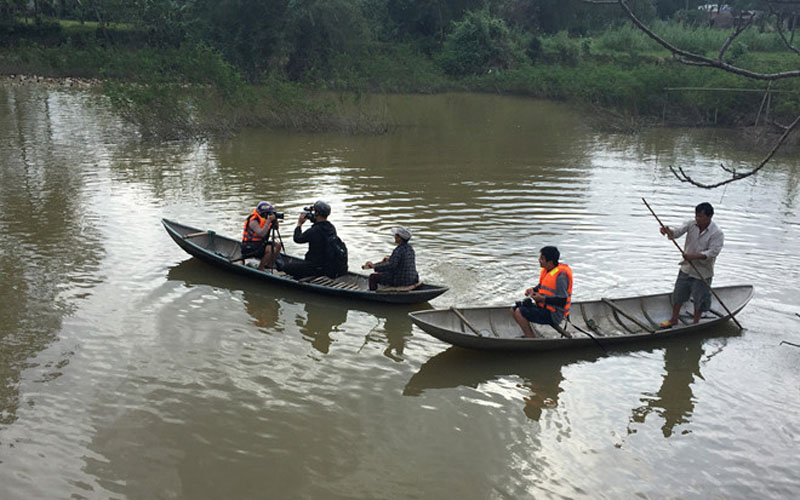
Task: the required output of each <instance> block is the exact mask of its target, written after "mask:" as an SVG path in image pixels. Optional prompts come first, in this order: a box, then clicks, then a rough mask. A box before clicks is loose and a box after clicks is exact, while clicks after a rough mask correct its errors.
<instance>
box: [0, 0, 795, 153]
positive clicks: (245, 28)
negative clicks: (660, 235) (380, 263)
mask: <svg viewBox="0 0 800 500" xmlns="http://www.w3.org/2000/svg"><path fill="white" fill-rule="evenodd" d="M631 3H632V4H633V5H634V7H636V9H637V15H639V16H641V17H642V18H643V19H647V20H648V21H649V22H650V25H651V26H652V27H653V29H654V30H655V31H657V32H658V33H659V35H661V36H662V37H664V38H665V39H667V40H669V41H670V42H671V43H673V44H675V45H678V46H681V47H685V48H688V49H689V50H691V51H693V52H696V53H707V54H709V55H711V56H713V55H714V51H719V47H720V46H722V45H723V44H724V43H725V41H726V40H727V39H728V37H729V35H730V32H731V30H730V29H728V30H725V29H718V28H713V27H710V26H709V14H708V13H706V12H704V11H701V10H698V9H697V8H696V5H694V4H699V3H700V2H685V1H684V0H681V1H680V2H675V1H667V0H659V1H649V0H639V1H636V2H631ZM751 3H752V2H751ZM761 3H763V2H761ZM34 4H35V11H34V12H30V11H28V10H26V8H25V7H22V6H21V3H20V2H13V1H10V0H0V18H1V19H3V20H2V21H0V72H1V73H3V74H6V75H14V74H37V75H43V76H48V77H78V78H87V79H98V80H99V81H100V82H102V84H101V88H102V92H103V94H104V95H105V96H106V97H107V98H108V99H109V100H110V102H111V103H112V104H113V106H114V108H115V109H116V110H117V111H118V112H119V113H120V114H121V115H122V116H123V117H124V118H126V119H128V120H130V121H131V122H133V123H135V124H136V125H138V127H139V129H140V130H141V132H142V133H143V135H145V136H151V137H156V138H164V139H171V138H180V137H202V136H207V135H209V134H214V133H224V132H229V131H233V130H236V129H238V128H240V127H243V126H254V125H255V126H270V127H281V128H290V129H297V130H340V131H346V132H351V133H381V132H384V131H386V130H387V129H388V128H389V124H388V123H387V120H386V119H385V118H384V117H382V116H380V115H379V114H376V113H375V112H374V111H369V110H367V109H366V107H365V106H360V105H359V102H360V97H361V96H362V95H363V94H364V93H390V92H425V93H431V92H444V91H478V92H500V93H510V94H518V95H526V96H532V97H540V98H548V99H560V100H567V101H573V102H578V103H581V104H585V105H592V106H598V107H601V108H603V109H607V110H613V111H614V112H615V113H616V114H617V115H619V116H622V117H625V118H626V119H627V120H628V121H629V122H631V123H642V122H647V121H658V122H666V123H680V124H687V123H689V124H699V125H711V124H714V125H723V126H739V125H753V124H755V123H756V122H758V120H759V119H762V123H767V121H768V119H769V120H773V121H777V122H779V121H780V120H782V119H789V118H791V117H793V115H794V114H796V110H797V109H800V82H798V81H797V79H786V80H781V81H776V82H772V83H769V84H767V83H759V82H758V81H754V80H752V79H748V78H745V77H743V76H738V75H735V74H730V73H725V72H720V71H715V70H713V69H710V68H698V67H692V66H686V65H683V64H680V63H679V62H677V61H676V60H675V59H674V58H673V57H672V56H671V55H670V54H669V53H668V52H667V51H666V50H664V49H663V48H661V47H660V46H659V45H657V44H656V43H655V42H654V41H652V40H651V39H650V38H648V37H647V36H646V35H645V34H644V33H642V32H641V31H640V30H638V29H636V28H634V27H632V26H631V25H630V24H629V23H626V22H625V19H623V18H621V17H619V15H618V14H617V13H616V12H615V11H611V10H609V9H608V8H607V6H601V5H588V4H585V3H582V2H579V1H566V2H557V1H555V0H552V1H538V2H536V1H533V0H495V1H477V0H474V1H473V0H458V1H456V0H440V1H428V2H420V1H416V0H306V1H304V2H289V1H281V0H264V1H255V0H251V1H233V0H219V1H211V0H194V1H188V0H187V1H177V2H176V1H167V0H162V1H159V0H149V1H132V2H118V1H111V0H109V1H95V2H88V3H87V2H74V1H61V2H45V1H39V2H34ZM89 4H91V5H93V6H94V7H95V8H94V9H92V10H87V11H84V10H81V9H86V8H87V5H89ZM685 6H690V8H689V9H680V8H679V7H685ZM433 7H436V8H435V9H434V8H433ZM765 17H766V16H765ZM90 19H91V20H90ZM796 57H797V54H795V53H792V52H791V51H788V50H787V48H786V44H785V43H784V42H783V41H782V40H781V38H780V37H779V36H778V35H777V34H776V32H775V30H774V29H771V28H770V25H769V24H768V23H766V22H764V23H763V24H761V25H759V26H758V27H757V28H756V29H751V30H749V31H747V32H745V33H743V34H742V35H741V36H739V37H738V38H736V40H735V41H734V42H733V44H732V45H731V46H730V48H729V49H728V50H727V51H726V53H725V61H726V62H730V63H732V64H735V65H737V66H739V67H746V68H748V69H752V70H753V71H760V72H764V71H769V72H776V71H786V70H790V69H794V68H796V67H797V63H796V59H795V58H796ZM330 91H334V92H330Z"/></svg>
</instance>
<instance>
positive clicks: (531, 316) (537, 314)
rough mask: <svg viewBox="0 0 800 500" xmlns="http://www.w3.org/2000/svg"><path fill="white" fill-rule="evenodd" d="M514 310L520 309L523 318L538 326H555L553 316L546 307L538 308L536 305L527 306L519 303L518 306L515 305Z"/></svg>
mask: <svg viewBox="0 0 800 500" xmlns="http://www.w3.org/2000/svg"><path fill="white" fill-rule="evenodd" d="M514 309H519V312H521V313H522V316H523V317H524V318H525V319H527V320H528V321H530V322H531V323H536V324H538V325H552V324H553V315H552V314H550V311H548V310H547V309H545V308H544V307H539V306H537V305H536V304H535V303H531V305H527V304H525V303H520V302H517V304H516V305H514Z"/></svg>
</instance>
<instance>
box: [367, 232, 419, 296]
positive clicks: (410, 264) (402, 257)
mask: <svg viewBox="0 0 800 500" xmlns="http://www.w3.org/2000/svg"><path fill="white" fill-rule="evenodd" d="M375 272H377V273H381V281H380V282H381V284H383V285H389V286H406V285H413V284H414V283H416V282H418V281H419V274H417V264H416V259H415V256H414V249H413V248H412V247H411V245H409V244H408V243H407V242H406V243H401V244H399V245H397V247H395V249H394V251H393V252H392V255H391V257H389V262H386V263H385V264H377V265H376V266H375Z"/></svg>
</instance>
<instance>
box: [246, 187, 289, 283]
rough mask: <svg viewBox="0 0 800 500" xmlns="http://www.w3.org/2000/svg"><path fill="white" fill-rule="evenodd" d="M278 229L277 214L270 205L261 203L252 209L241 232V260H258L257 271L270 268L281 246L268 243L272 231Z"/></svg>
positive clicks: (274, 242)
mask: <svg viewBox="0 0 800 500" xmlns="http://www.w3.org/2000/svg"><path fill="white" fill-rule="evenodd" d="M277 228H278V218H277V212H275V207H273V206H272V204H271V203H269V202H266V201H262V202H260V203H259V204H258V205H256V208H254V209H253V213H251V214H250V215H249V216H248V217H247V220H246V221H245V222H244V231H243V232H242V259H248V258H253V257H255V258H258V259H261V262H260V263H259V265H258V270H259V271H263V270H264V268H267V267H270V268H271V267H272V266H273V265H274V264H275V259H277V258H278V254H280V252H281V244H280V242H277V241H274V239H273V241H268V240H269V235H270V234H271V231H272V230H273V229H277Z"/></svg>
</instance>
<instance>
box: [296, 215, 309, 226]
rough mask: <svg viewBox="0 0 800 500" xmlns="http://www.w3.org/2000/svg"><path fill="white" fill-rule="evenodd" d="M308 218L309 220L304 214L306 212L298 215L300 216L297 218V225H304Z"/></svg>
mask: <svg viewBox="0 0 800 500" xmlns="http://www.w3.org/2000/svg"><path fill="white" fill-rule="evenodd" d="M307 220H308V219H306V214H304V213H303V214H300V217H298V218H297V225H298V226H301V227H302V225H303V224H304V223H305V222H306V221H307Z"/></svg>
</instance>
